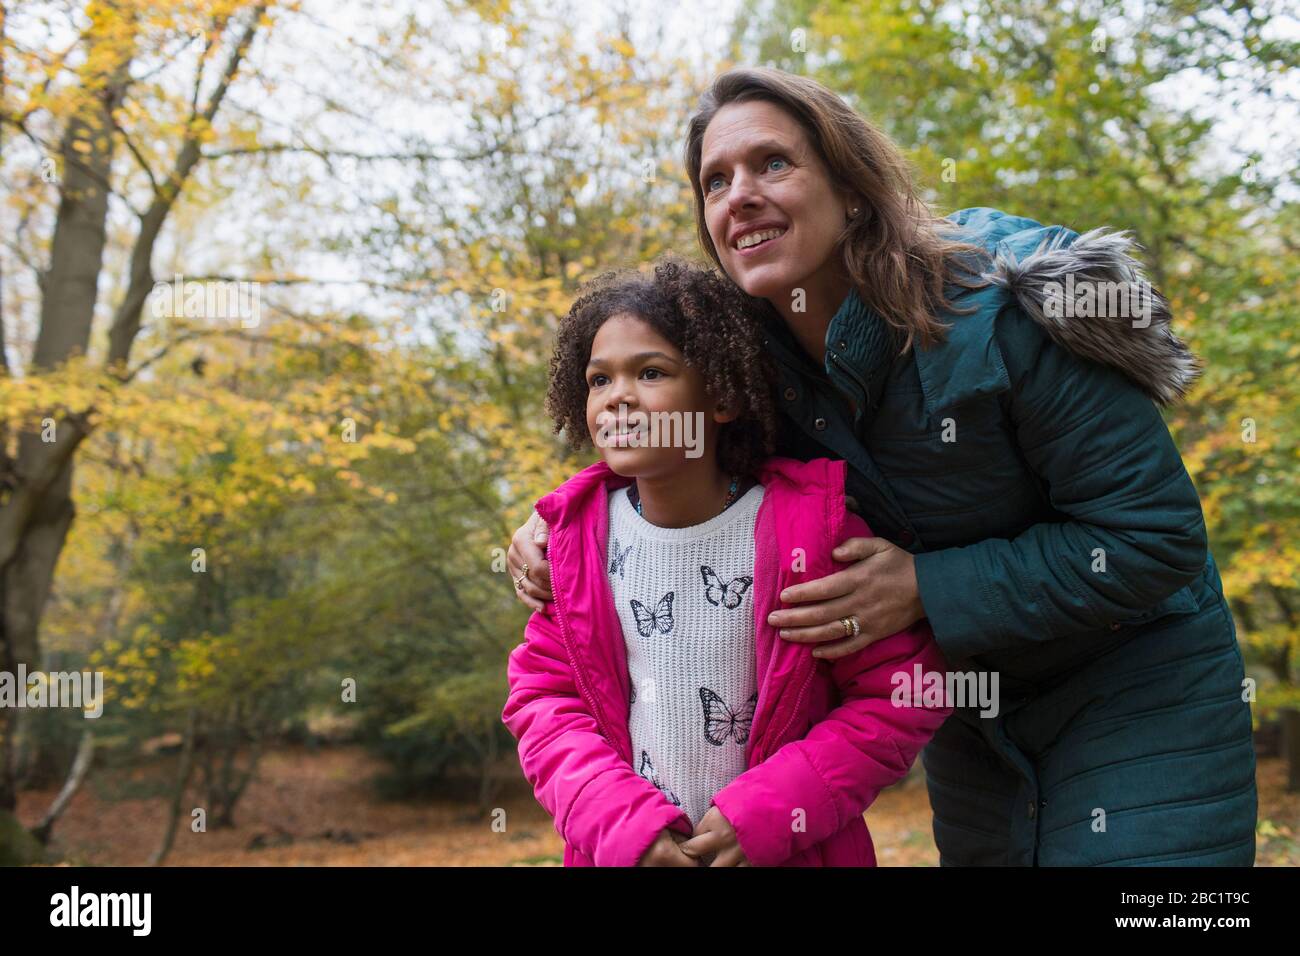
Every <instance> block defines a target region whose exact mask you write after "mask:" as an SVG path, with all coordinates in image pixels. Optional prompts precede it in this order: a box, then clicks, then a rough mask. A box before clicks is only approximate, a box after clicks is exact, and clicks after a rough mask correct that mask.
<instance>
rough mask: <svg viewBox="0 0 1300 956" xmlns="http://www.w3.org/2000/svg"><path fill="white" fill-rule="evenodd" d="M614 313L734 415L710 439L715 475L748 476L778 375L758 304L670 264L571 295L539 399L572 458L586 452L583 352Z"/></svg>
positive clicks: (768, 437)
mask: <svg viewBox="0 0 1300 956" xmlns="http://www.w3.org/2000/svg"><path fill="white" fill-rule="evenodd" d="M621 313H626V314H630V315H634V316H636V317H637V318H639V319H641V320H643V321H644V322H646V323H648V324H649V325H650V326H651V327H653V328H654V329H655V331H656V332H658V333H659V334H660V335H662V336H663V337H664V338H665V339H667V340H668V341H669V342H671V343H673V345H675V346H676V347H677V348H678V349H680V350H681V352H682V356H683V357H684V358H685V360H686V364H687V365H689V366H691V367H692V368H694V369H696V370H697V371H698V372H699V373H700V375H701V376H702V377H703V379H704V386H705V389H706V390H707V391H708V393H709V395H710V397H712V398H713V399H715V400H719V401H722V402H723V403H724V404H725V405H726V406H727V407H728V408H729V409H739V412H740V413H739V415H738V416H737V417H736V418H735V419H733V420H732V421H730V422H725V423H723V425H722V427H721V428H720V429H719V431H718V450H717V456H718V466H719V467H720V468H722V469H723V470H724V471H726V472H727V473H729V474H740V475H749V476H754V475H755V474H756V473H757V470H758V466H759V464H760V463H761V462H762V460H763V459H764V458H766V457H767V456H768V455H770V454H771V453H772V449H773V447H774V445H775V441H776V406H775V403H774V401H773V399H772V389H773V383H774V382H775V381H776V372H775V366H774V364H773V362H772V359H771V357H770V356H769V355H768V354H767V351H766V350H765V349H764V348H763V340H762V335H761V331H760V327H759V319H758V316H759V313H760V309H759V307H758V303H757V302H756V301H755V300H751V299H750V297H749V296H747V295H746V294H745V293H744V292H743V291H742V290H740V289H739V288H737V287H736V286H735V285H734V284H733V283H731V282H729V281H728V280H726V279H725V278H723V277H721V276H720V275H718V273H717V272H715V271H714V270H712V269H705V268H701V267H699V266H695V265H692V264H690V263H688V262H686V261H684V260H682V259H678V258H677V257H675V256H665V257H662V258H660V259H659V260H657V261H656V263H655V267H654V274H653V275H647V274H645V273H642V272H638V271H636V270H633V269H621V270H617V271H614V272H606V273H603V274H602V275H600V276H597V277H596V278H595V279H593V280H592V281H591V282H589V283H587V284H586V285H584V286H583V287H582V289H581V290H580V291H579V295H578V298H577V299H576V300H575V301H574V303H573V306H572V307H571V308H570V309H569V314H568V315H567V316H565V317H564V318H563V319H561V320H560V323H559V328H558V329H557V330H556V335H555V354H554V355H553V356H552V358H551V378H550V384H549V386H548V389H547V393H546V410H547V412H548V413H549V414H550V415H551V417H552V418H553V419H554V420H555V428H554V431H555V432H557V433H558V432H559V431H561V430H563V431H564V432H565V438H566V440H567V442H568V445H569V447H570V448H572V449H575V450H576V449H580V448H584V447H586V446H589V445H591V444H592V441H591V435H590V434H589V433H588V431H587V391H588V389H587V374H586V371H587V362H588V361H589V360H590V359H591V343H592V341H593V340H594V339H595V337H596V332H597V330H599V329H600V327H601V326H602V325H604V324H605V322H606V320H608V319H609V318H611V317H612V316H615V315H618V314H621Z"/></svg>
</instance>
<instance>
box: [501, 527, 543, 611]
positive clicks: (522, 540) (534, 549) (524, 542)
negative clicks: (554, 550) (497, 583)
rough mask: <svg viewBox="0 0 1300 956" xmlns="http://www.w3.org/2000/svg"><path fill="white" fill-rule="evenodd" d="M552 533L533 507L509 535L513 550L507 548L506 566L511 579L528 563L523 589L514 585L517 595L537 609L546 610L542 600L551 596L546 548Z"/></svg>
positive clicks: (513, 579) (515, 577)
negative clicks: (523, 520) (518, 526)
mask: <svg viewBox="0 0 1300 956" xmlns="http://www.w3.org/2000/svg"><path fill="white" fill-rule="evenodd" d="M549 536H550V532H549V531H548V530H547V527H546V522H545V521H543V520H542V516H541V515H539V514H538V513H537V512H536V510H534V511H533V514H532V516H531V517H530V518H529V519H528V520H527V521H525V522H524V524H523V526H522V527H520V528H519V530H518V531H516V532H515V534H514V537H513V538H511V539H510V550H509V551H507V552H506V568H507V569H509V571H510V580H511V581H512V582H513V581H515V580H516V579H517V578H518V577H519V575H521V574H523V568H524V565H525V564H526V565H528V577H527V578H525V579H524V580H523V581H522V582H520V583H522V584H523V588H522V589H520V588H515V597H517V598H519V600H521V601H523V602H524V603H525V604H527V605H528V606H529V607H530V608H532V609H533V610H534V611H545V610H546V605H545V604H544V603H543V602H544V601H549V600H551V563H550V562H549V561H547V560H546V551H545V548H546V540H547V538H548V537H549Z"/></svg>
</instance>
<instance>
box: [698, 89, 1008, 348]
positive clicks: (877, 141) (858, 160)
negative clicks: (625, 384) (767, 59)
mask: <svg viewBox="0 0 1300 956" xmlns="http://www.w3.org/2000/svg"><path fill="white" fill-rule="evenodd" d="M752 100H765V101H767V102H769V103H772V104H774V105H776V106H779V107H781V108H782V109H784V110H785V111H786V112H788V113H789V114H790V115H791V116H792V117H794V118H795V119H796V120H797V121H798V122H799V124H800V125H801V126H802V127H803V129H804V131H805V133H806V134H807V136H808V139H809V142H810V143H811V144H812V147H813V148H814V149H815V150H817V152H818V154H819V155H820V156H821V159H822V162H824V163H825V164H826V167H827V169H828V170H829V171H830V176H831V182H832V184H833V185H834V186H835V187H836V188H838V189H840V190H843V191H846V192H848V193H850V194H851V195H854V196H856V197H858V198H859V204H860V206H861V209H862V211H861V213H860V214H859V215H857V216H854V217H852V218H851V219H850V220H849V221H848V222H847V223H846V224H845V226H844V232H843V233H842V234H841V236H840V240H839V247H840V249H841V250H842V252H843V256H844V267H845V269H846V271H847V272H848V275H849V278H850V279H851V280H852V282H853V284H854V286H855V287H856V289H857V292H858V296H859V297H860V298H861V299H862V301H863V303H865V304H866V305H867V306H869V307H871V308H872V309H874V310H875V311H876V312H878V313H879V314H880V315H881V317H882V318H884V320H885V321H886V322H887V323H888V324H889V325H890V326H891V327H892V328H894V329H895V330H896V331H897V332H898V333H899V334H900V336H901V337H902V339H903V342H902V351H904V352H905V351H907V349H909V348H911V347H912V345H913V343H914V342H919V343H920V344H921V345H922V346H923V347H927V346H930V345H932V344H934V343H936V342H939V341H942V339H943V337H944V333H945V331H946V330H947V326H946V325H944V324H943V322H941V321H940V320H939V318H938V315H939V314H940V313H941V312H944V311H947V312H952V313H958V314H959V313H962V312H965V311H971V310H969V309H965V310H963V309H959V308H957V307H955V306H954V304H953V303H952V302H951V301H950V300H949V298H948V294H947V292H946V291H945V289H944V286H945V283H948V284H951V285H954V286H958V287H961V288H967V289H973V288H979V287H980V286H982V285H985V284H986V283H985V280H983V279H981V278H980V267H979V265H978V263H981V262H983V261H985V260H986V259H987V254H986V253H985V251H984V250H983V249H981V248H980V247H978V246H975V245H971V244H970V243H966V242H962V241H960V240H958V239H956V238H953V235H952V234H953V232H954V231H955V229H956V227H954V226H953V225H952V223H950V222H948V221H947V220H945V219H941V218H938V217H936V216H935V215H934V214H933V213H932V212H931V211H930V209H929V207H927V206H926V204H925V203H924V202H923V201H922V200H921V199H920V197H918V196H917V194H916V187H915V186H914V185H913V182H912V173H911V170H910V168H909V167H908V164H907V161H906V159H905V158H904V157H903V154H902V152H901V151H900V150H899V148H898V146H897V145H896V144H895V143H894V141H893V140H891V139H890V138H889V137H888V136H886V135H885V134H884V133H883V132H881V131H880V130H878V129H877V128H876V127H874V126H872V125H871V124H870V123H868V122H867V121H866V120H865V119H863V118H862V116H860V115H859V114H858V113H857V112H856V111H854V110H853V109H852V108H851V107H850V106H848V105H847V104H846V103H845V102H844V101H843V100H841V99H840V98H839V97H838V96H836V95H835V93H833V92H832V91H831V90H829V89H827V88H826V87H825V86H822V85H821V84H820V83H818V82H817V81H816V80H811V79H808V78H807V77H803V76H798V75H796V74H793V73H786V72H784V71H782V70H774V69H769V68H766V67H746V68H740V69H734V70H729V71H727V72H726V73H723V74H721V75H719V76H718V77H717V78H716V79H715V80H714V81H713V84H712V86H710V87H709V89H708V91H706V92H705V94H704V95H703V96H702V97H700V104H699V109H698V110H697V111H696V113H695V115H694V116H692V117H691V119H690V124H689V126H688V127H687V134H686V169H687V171H688V173H689V174H690V177H691V190H692V192H693V193H694V195H695V226H696V229H697V231H698V232H699V238H700V244H701V245H702V246H703V248H704V251H705V252H707V253H708V255H709V257H710V258H712V259H713V261H714V262H715V263H717V264H718V267H719V268H722V260H721V259H720V258H719V257H718V250H717V249H716V248H714V245H713V239H712V237H711V236H710V235H709V227H708V224H707V223H706V222H705V219H704V190H703V185H702V184H701V183H700V162H701V155H700V154H701V152H702V150H703V144H704V131H705V130H706V129H708V126H709V123H710V121H712V119H713V117H714V116H715V115H716V114H717V112H718V110H720V109H722V107H723V106H726V105H727V104H729V103H745V102H749V101H752ZM724 271H725V270H724Z"/></svg>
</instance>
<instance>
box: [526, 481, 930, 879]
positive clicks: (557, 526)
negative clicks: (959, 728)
mask: <svg viewBox="0 0 1300 956" xmlns="http://www.w3.org/2000/svg"><path fill="white" fill-rule="evenodd" d="M844 473H845V463H844V462H843V461H832V460H829V459H825V458H819V459H816V460H814V461H810V462H801V461H796V460H794V459H790V458H779V457H774V458H769V459H768V460H767V461H766V462H765V463H764V465H763V467H762V469H761V470H760V472H759V475H758V479H759V481H760V482H761V483H762V484H763V486H764V493H763V501H762V504H761V505H760V507H759V510H758V518H757V523H756V526H755V530H754V536H755V549H754V550H755V561H754V585H753V594H754V618H755V628H756V631H755V640H756V646H755V661H756V664H757V670H758V675H757V677H758V688H759V692H758V703H757V709H756V710H755V713H754V721H753V725H752V729H751V732H750V736H749V740H748V741H747V743H746V745H745V761H746V764H745V765H746V767H747V768H748V769H747V770H746V771H745V772H744V773H742V774H741V775H740V776H738V777H736V778H735V779H734V780H733V781H732V782H731V783H729V784H728V785H727V786H726V787H724V788H723V789H722V790H720V791H719V792H718V793H717V794H715V795H714V797H713V804H714V805H715V806H716V807H717V808H718V809H719V810H720V811H721V812H722V814H723V816H725V817H726V818H727V820H728V821H730V823H731V825H732V827H733V828H734V829H735V831H736V836H737V838H738V840H739V842H740V846H741V849H743V850H744V852H745V855H746V857H748V858H749V861H750V863H751V864H753V865H754V866H773V865H780V866H874V865H875V863H876V857H875V849H874V847H873V846H872V843H871V836H870V834H869V833H868V832H867V826H866V823H865V821H864V820H863V818H862V814H863V812H864V811H865V810H866V808H867V807H868V806H869V805H870V804H871V803H872V801H873V800H875V798H876V795H877V794H878V793H879V792H880V790H881V788H882V787H885V786H887V785H889V784H891V783H894V782H895V781H897V780H899V779H900V778H901V777H902V776H903V775H904V774H905V773H906V772H907V770H908V768H909V767H910V766H911V764H912V761H913V760H914V759H915V758H916V755H917V753H918V752H919V751H920V749H921V747H922V746H923V745H924V744H925V743H926V741H928V740H929V739H930V737H931V736H933V734H934V732H935V731H936V730H938V728H939V726H940V725H941V724H942V723H943V721H944V719H945V718H946V717H947V716H948V714H949V713H950V712H951V708H947V707H944V708H939V707H929V708H926V707H920V706H912V705H911V698H910V695H909V697H908V706H895V704H894V703H892V702H891V694H893V693H894V689H895V686H896V685H895V682H894V681H893V680H892V678H893V675H894V674H895V673H897V672H902V673H904V674H906V675H907V677H908V679H909V680H911V679H912V678H913V676H914V667H915V666H916V665H918V664H919V665H920V667H921V670H922V672H923V673H928V672H930V671H940V672H942V671H943V669H944V668H945V666H946V665H945V662H944V658H943V656H942V655H941V654H940V652H939V649H938V646H937V645H936V644H935V643H934V639H933V637H932V635H931V632H930V628H929V625H928V623H926V622H925V621H921V622H919V623H918V624H917V625H915V626H913V627H912V628H910V629H908V630H906V631H901V632H899V633H898V634H894V635H892V636H890V637H888V638H885V639H884V640H880V641H876V642H874V643H873V644H870V645H868V646H867V647H866V648H864V649H863V650H861V651H858V652H857V653H855V654H850V655H848V656H846V657H842V658H840V659H838V660H835V661H829V660H819V659H817V658H815V657H813V656H812V654H811V650H812V645H809V644H799V643H793V642H790V641H787V640H784V639H782V638H781V637H780V636H779V635H778V634H777V629H776V628H773V627H772V626H770V625H769V624H768V623H767V616H768V614H769V613H770V612H771V611H772V610H774V609H776V608H778V607H784V606H786V605H783V604H781V603H780V601H779V599H778V595H779V594H780V593H781V591H782V589H784V588H786V587H788V586H790V585H793V584H797V583H799V582H801V581H811V580H815V579H817V578H820V577H823V576H825V575H827V574H830V573H832V572H833V571H836V570H839V569H841V568H843V567H846V566H847V565H844V564H841V563H840V562H837V561H835V560H833V559H832V558H831V550H832V549H833V548H834V547H835V546H836V545H838V544H839V543H840V542H841V541H842V540H844V539H845V538H848V537H869V536H870V535H871V531H870V530H869V529H868V528H867V525H866V523H865V522H864V521H862V519H861V518H859V517H858V516H857V515H855V514H853V513H852V512H849V511H847V510H846V509H845V506H844ZM630 483H631V479H629V478H624V477H621V476H619V475H617V474H615V473H614V472H613V471H612V470H611V469H610V468H609V466H608V465H607V464H605V462H603V461H601V462H597V463H596V464H594V465H591V466H590V467H588V468H586V469H584V470H583V471H581V472H579V473H578V474H576V475H574V476H573V477H572V478H570V479H569V480H568V481H566V482H565V483H564V484H563V485H561V486H560V487H559V488H557V489H556V490H555V491H553V492H551V493H550V494H548V495H546V496H545V497H543V498H542V499H541V500H540V501H538V502H537V511H538V513H539V514H540V515H541V516H542V518H544V519H545V521H546V523H547V525H548V526H549V528H550V543H549V546H548V558H549V560H550V564H551V582H552V593H553V595H554V600H553V601H552V602H548V603H547V605H546V612H545V613H542V612H534V614H533V615H532V617H531V618H530V619H529V621H528V626H527V629H526V630H525V633H524V643H522V644H520V645H519V646H518V647H516V648H515V649H514V650H513V651H512V652H511V654H510V660H509V664H508V667H507V673H508V678H509V685H510V690H509V695H508V698H507V700H506V704H505V709H504V711H503V712H502V715H501V716H502V719H503V720H504V721H505V724H506V726H507V727H509V728H510V732H511V733H512V734H513V735H514V736H515V738H516V739H517V740H518V742H519V761H520V764H521V766H522V768H523V772H524V776H525V777H526V778H527V779H528V782H529V783H530V784H531V785H532V786H533V789H534V792H535V794H536V796H537V800H538V802H539V803H540V804H541V805H542V806H543V807H544V808H545V809H546V811H547V812H548V813H549V814H551V816H552V817H553V818H554V820H555V828H556V830H557V831H558V832H559V834H560V836H562V837H563V838H564V842H565V849H564V864H565V865H566V866H592V865H596V866H632V865H635V864H636V863H637V862H638V861H639V860H640V859H641V857H642V855H643V854H644V853H645V851H646V850H647V849H648V848H649V847H650V844H651V843H653V842H654V840H655V838H656V836H657V835H658V834H659V833H660V831H662V830H663V829H664V828H665V827H671V828H673V829H675V830H677V831H679V832H681V833H683V834H685V835H688V836H689V835H690V833H691V829H692V828H691V824H690V819H689V818H688V817H687V816H686V814H685V813H683V812H682V810H681V809H680V808H679V807H676V806H674V805H673V804H672V803H670V802H669V800H668V799H667V797H665V796H664V794H663V793H662V792H661V791H660V790H659V789H658V788H657V787H656V786H655V785H654V784H653V783H651V782H650V781H649V780H646V779H645V778H643V777H641V776H640V775H639V774H638V773H637V772H636V770H635V769H634V768H633V765H632V743H631V738H630V735H629V732H628V714H629V684H630V677H629V675H628V668H627V652H626V649H625V646H624V643H623V633H622V630H621V628H620V625H619V620H618V614H617V612H616V610H615V608H614V602H613V596H612V592H611V590H610V586H609V582H608V580H607V579H606V575H605V568H606V566H607V561H606V554H605V552H606V538H607V530H608V521H609V516H608V510H607V500H606V496H607V494H608V492H609V490H610V489H611V488H618V487H622V486H624V485H627V484H630Z"/></svg>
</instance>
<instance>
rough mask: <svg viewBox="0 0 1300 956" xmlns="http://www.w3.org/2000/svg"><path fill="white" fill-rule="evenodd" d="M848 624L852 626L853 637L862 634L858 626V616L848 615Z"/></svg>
mask: <svg viewBox="0 0 1300 956" xmlns="http://www.w3.org/2000/svg"><path fill="white" fill-rule="evenodd" d="M849 623H851V624H852V625H853V636H854V637H857V636H858V634H860V633H861V632H862V628H861V627H860V626H859V625H858V616H857V615H856V614H850V615H849Z"/></svg>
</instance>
